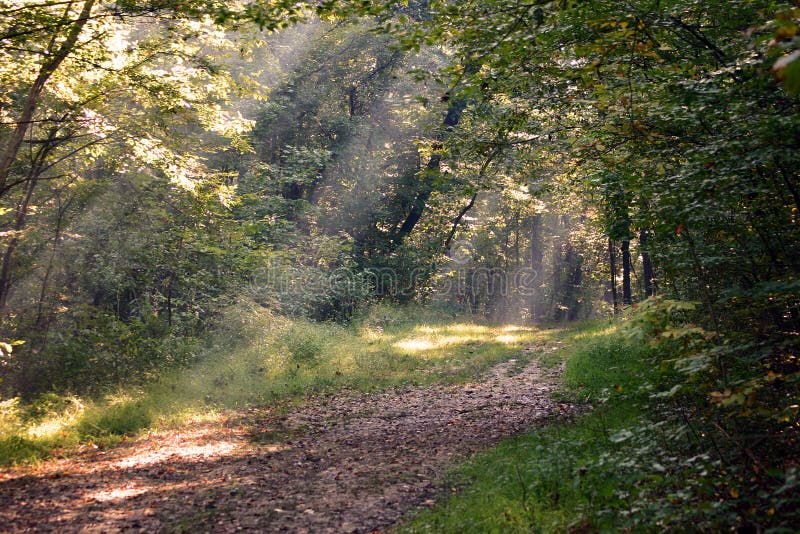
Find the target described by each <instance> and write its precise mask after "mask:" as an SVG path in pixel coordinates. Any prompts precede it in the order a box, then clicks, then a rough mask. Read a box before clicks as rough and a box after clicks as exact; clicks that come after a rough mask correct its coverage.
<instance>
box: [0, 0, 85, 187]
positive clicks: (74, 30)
mask: <svg viewBox="0 0 800 534" xmlns="http://www.w3.org/2000/svg"><path fill="white" fill-rule="evenodd" d="M94 2H95V0H86V1H85V2H84V3H83V9H81V13H80V15H79V16H78V18H77V19H76V20H74V21H73V22H72V25H71V27H70V30H69V33H68V34H67V37H66V39H64V42H62V43H61V44H60V46H59V47H58V50H57V51H55V52H52V51H50V52H51V55H50V56H49V59H48V60H46V61H45V62H44V63H43V64H42V66H41V67H40V68H39V74H38V75H37V76H36V79H35V80H34V82H33V85H31V87H30V89H28V94H27V95H26V96H25V101H24V102H25V103H24V104H23V106H22V111H21V112H20V115H19V118H18V119H17V121H16V123H17V125H16V128H14V132H13V133H12V134H11V138H10V139H9V141H8V144H7V145H6V147H5V148H4V149H3V152H2V156H0V191H3V190H4V189H5V185H6V182H7V181H8V175H9V172H10V170H11V166H12V165H13V164H14V162H15V161H16V160H17V154H18V153H19V148H20V146H22V141H23V140H24V139H25V134H26V133H27V131H28V128H29V127H30V124H31V120H32V119H33V114H34V112H35V111H36V108H37V106H38V104H39V99H40V98H41V96H42V91H43V90H44V87H45V84H47V81H48V80H49V79H50V77H51V76H52V75H53V73H54V72H55V71H56V69H58V67H59V65H61V63H62V62H63V61H64V60H65V59H66V58H67V56H68V55H69V54H70V52H72V50H73V49H74V48H75V45H76V43H77V42H78V37H79V36H80V34H81V31H82V30H83V27H84V25H85V24H86V21H87V20H89V16H90V15H91V12H92V7H93V6H94ZM71 7H72V2H70V3H69V4H68V5H67V9H66V10H65V11H64V17H63V19H64V20H66V19H67V17H69V10H70V8H71ZM56 38H57V34H54V35H53V37H52V39H51V40H50V45H49V46H48V48H50V47H52V46H53V45H55V43H56Z"/></svg>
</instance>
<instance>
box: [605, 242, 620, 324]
mask: <svg viewBox="0 0 800 534" xmlns="http://www.w3.org/2000/svg"><path fill="white" fill-rule="evenodd" d="M608 264H609V267H610V269H611V303H612V304H613V306H614V315H616V314H618V313H619V298H618V296H617V251H616V247H615V246H614V240H613V239H611V238H608Z"/></svg>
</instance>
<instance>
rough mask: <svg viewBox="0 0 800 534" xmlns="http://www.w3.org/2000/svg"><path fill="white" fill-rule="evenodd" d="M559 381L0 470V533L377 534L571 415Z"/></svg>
mask: <svg viewBox="0 0 800 534" xmlns="http://www.w3.org/2000/svg"><path fill="white" fill-rule="evenodd" d="M527 350H529V351H532V350H534V349H527ZM535 350H537V351H538V350H539V349H535ZM560 372H561V369H560V368H559V367H558V366H554V367H553V366H551V367H548V368H545V367H543V366H541V365H540V364H539V363H538V362H537V361H536V359H534V360H533V361H532V362H531V363H527V364H522V363H520V362H517V361H516V360H510V361H507V362H505V363H502V364H500V365H497V366H495V367H493V368H491V369H490V371H489V372H488V373H486V374H485V375H484V377H483V378H482V379H481V380H479V381H475V382H472V383H468V384H457V385H431V386H424V387H402V388H394V389H390V390H385V391H381V392H376V393H358V392H354V391H348V390H345V391H340V392H339V393H337V394H335V395H332V396H320V397H313V398H311V399H309V400H308V401H307V402H306V403H304V404H303V405H302V406H300V407H298V408H294V409H292V410H289V411H288V412H284V413H279V412H277V411H274V410H270V409H267V408H264V409H249V410H246V411H240V412H236V413H231V414H229V415H228V416H227V417H225V418H223V419H221V420H217V421H214V422H211V423H208V422H205V423H196V424H193V425H187V426H185V427H183V428H180V429H176V430H171V431H164V432H158V433H153V434H150V435H148V436H145V437H142V438H140V439H137V440H134V441H132V442H130V443H127V444H123V445H122V446H118V447H115V448H111V449H108V450H89V451H85V452H82V453H79V454H77V455H75V456H73V457H71V458H68V459H62V460H53V461H48V462H45V463H44V464H42V465H40V466H38V467H24V468H22V467H21V468H14V469H10V470H5V471H3V472H0V531H9V532H25V531H49V532H118V531H141V532H176V531H177V532H181V531H214V532H235V531H240V530H245V531H262V532H263V531H268V532H275V531H290V532H376V531H381V530H383V529H385V528H387V527H391V526H392V525H395V524H396V523H397V522H398V520H400V518H401V517H402V516H403V515H404V514H405V513H407V512H409V511H410V510H412V509H414V508H416V507H420V506H429V505H431V504H433V502H434V500H435V499H436V498H437V496H438V495H441V492H442V491H443V489H442V484H443V479H442V474H443V473H444V471H445V470H446V469H447V467H448V466H450V465H452V464H453V463H454V462H455V461H456V460H458V459H459V458H463V457H464V456H465V455H469V454H471V453H474V452H476V451H479V450H482V449H485V448H487V447H489V446H491V445H492V444H494V443H496V442H498V441H499V440H500V439H502V438H504V437H507V436H510V435H513V434H516V433H519V432H521V431H524V430H526V429H528V428H531V427H533V426H536V425H542V424H544V422H545V420H546V419H548V418H551V417H559V416H562V415H564V414H565V412H569V411H570V410H571V409H570V407H569V406H567V405H563V404H558V403H557V402H555V401H553V400H552V399H551V397H550V393H551V392H552V391H553V390H554V389H555V388H556V387H557V385H558V377H559V374H560Z"/></svg>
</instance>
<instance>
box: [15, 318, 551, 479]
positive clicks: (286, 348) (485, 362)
mask: <svg viewBox="0 0 800 534" xmlns="http://www.w3.org/2000/svg"><path fill="white" fill-rule="evenodd" d="M220 324H221V325H223V326H222V327H220V328H218V331H217V332H216V334H215V335H214V336H213V338H212V339H211V340H210V341H209V342H208V344H207V345H206V347H205V349H204V354H203V356H202V358H201V359H200V361H199V363H197V364H196V365H194V366H193V367H191V368H187V369H180V370H177V371H172V372H168V373H166V374H164V375H163V376H161V377H159V378H158V379H156V380H154V381H152V382H151V383H149V384H147V385H146V386H144V387H132V386H124V385H121V386H119V387H118V388H117V389H115V390H114V391H111V392H109V393H108V394H106V395H104V396H102V397H100V398H94V399H87V398H76V397H59V396H55V395H46V396H43V397H41V398H40V399H38V400H37V401H35V402H33V403H29V404H25V405H23V404H21V403H20V402H19V401H18V400H16V399H12V400H9V401H5V402H3V403H2V404H0V464H2V465H8V464H14V463H29V462H36V461H38V460H41V459H43V458H46V457H48V456H50V455H52V454H54V453H55V454H61V453H64V452H68V451H69V450H72V449H74V448H75V447H76V446H78V445H80V444H83V443H93V444H95V445H98V446H109V445H113V444H115V443H117V442H119V441H120V440H122V439H124V438H126V437H129V436H135V435H136V434H138V433H140V432H142V431H144V430H150V429H158V428H167V427H175V426H180V425H183V424H186V423H187V422H189V421H202V420H210V419H214V418H217V417H219V416H220V415H222V414H225V413H226V412H228V411H231V410H236V409H239V408H243V407H247V406H263V405H269V406H287V405H289V404H291V403H294V402H299V401H301V400H302V398H303V397H304V396H306V395H309V394H327V393H331V392H335V391H337V390H340V389H342V388H351V389H355V390H360V391H367V390H374V389H381V388H388V387H392V386H399V385H408V384H418V385H423V384H429V383H432V382H457V381H465V380H469V379H471V378H474V377H476V376H477V375H479V374H480V373H481V372H483V371H485V370H486V369H487V368H488V367H490V366H492V365H494V364H496V363H498V362H501V361H504V360H507V359H510V358H519V355H520V353H521V350H522V349H523V348H525V347H526V346H529V345H531V344H534V343H535V342H537V341H539V340H544V339H549V338H551V337H553V336H554V335H556V333H555V331H538V330H535V329H532V328H524V327H512V326H496V325H487V324H479V323H476V322H473V321H471V320H469V319H468V318H464V317H456V316H453V315H452V314H447V313H443V312H442V311H441V310H437V309H430V308H424V307H408V308H397V307H389V306H376V307H373V308H372V309H370V310H368V311H366V312H364V313H363V314H362V315H361V316H359V317H357V318H356V319H355V320H354V321H353V323H352V324H351V325H350V326H341V325H336V324H327V323H312V322H308V321H302V320H289V319H286V318H283V317H277V316H274V315H272V314H270V313H269V312H268V311H266V310H264V309H262V308H259V307H249V308H247V307H239V308H236V309H232V310H230V312H229V313H228V316H227V317H224V318H223V319H222V320H221V321H220Z"/></svg>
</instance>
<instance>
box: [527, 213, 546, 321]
mask: <svg viewBox="0 0 800 534" xmlns="http://www.w3.org/2000/svg"><path fill="white" fill-rule="evenodd" d="M543 263H544V243H543V242H542V216H541V215H540V214H538V213H537V214H536V215H534V216H533V220H532V221H531V269H533V283H534V284H535V287H533V288H531V289H532V291H531V301H530V310H531V311H530V314H531V321H532V322H536V320H537V317H538V316H537V314H538V312H539V310H538V307H537V304H538V303H539V294H538V292H537V291H536V287H537V286H540V285H541V284H540V283H539V277H540V276H542V274H543V273H542V265H543Z"/></svg>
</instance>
